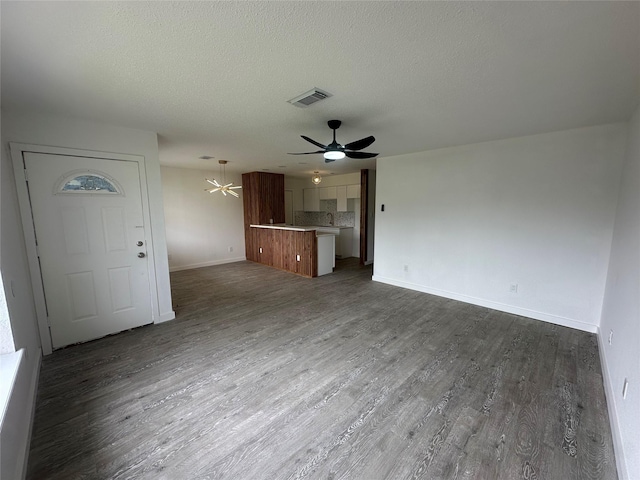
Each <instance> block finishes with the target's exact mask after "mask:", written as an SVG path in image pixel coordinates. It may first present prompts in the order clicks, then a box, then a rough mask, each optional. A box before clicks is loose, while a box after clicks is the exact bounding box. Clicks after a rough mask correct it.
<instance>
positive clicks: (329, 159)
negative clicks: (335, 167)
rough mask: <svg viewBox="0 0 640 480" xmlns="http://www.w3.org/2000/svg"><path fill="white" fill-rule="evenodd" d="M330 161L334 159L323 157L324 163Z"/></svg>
mask: <svg viewBox="0 0 640 480" xmlns="http://www.w3.org/2000/svg"><path fill="white" fill-rule="evenodd" d="M331 162H335V160H334V159H333V158H325V159H324V163H331Z"/></svg>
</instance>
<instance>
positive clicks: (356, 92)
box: [1, 1, 640, 175]
mask: <svg viewBox="0 0 640 480" xmlns="http://www.w3.org/2000/svg"><path fill="white" fill-rule="evenodd" d="M1 15H2V33H1V35H2V36H1V41H2V47H1V48H2V50H1V54H2V57H1V61H2V64H1V67H2V70H1V75H2V77H1V82H2V83H1V89H2V106H3V108H4V109H26V110H34V111H40V112H48V113H54V114H59V115H64V116H73V117H80V118H86V119H93V120H98V121H102V122H107V123H111V124H117V125H121V126H128V127H133V128H138V129H143V130H151V131H154V132H158V134H159V141H160V162H161V163H162V164H163V165H171V166H182V167H192V168H213V169H215V170H216V171H217V169H218V164H217V160H218V159H226V160H229V162H230V163H229V164H228V166H227V171H228V172H231V171H238V172H246V171H251V170H258V169H271V171H275V172H281V173H286V174H290V175H300V174H308V173H310V172H311V171H313V170H315V169H320V170H321V171H322V172H323V173H325V174H327V173H329V172H333V173H348V172H354V171H357V170H359V169H361V168H373V167H374V165H375V162H374V161H373V160H352V159H344V160H341V161H337V162H334V163H331V164H328V165H325V164H324V162H323V158H322V155H307V156H302V157H301V156H291V155H287V152H305V151H314V150H316V148H315V147H314V146H313V145H311V144H308V143H307V142H305V141H304V140H302V139H301V138H300V136H299V135H301V134H304V135H307V136H310V137H311V138H313V139H315V140H317V141H319V142H321V143H329V142H330V140H331V131H330V130H329V129H328V127H327V126H326V121H327V120H330V119H332V118H336V119H340V120H342V121H343V126H342V128H341V129H340V130H338V141H340V142H341V143H347V142H350V141H353V140H357V139H359V138H362V137H365V136H368V135H374V136H375V137H376V139H377V140H376V142H375V143H374V144H373V145H371V146H370V147H369V148H367V149H366V150H365V151H371V152H379V153H380V156H381V157H385V156H392V155H399V154H404V153H410V152H417V151H423V150H430V149H434V148H441V147H446V146H452V145H461V144H468V143H474V142H480V141H487V140H494V139H500V138H507V137H515V136H520V135H528V134H535V133H542V132H548V131H553V130H562V129H567V128H574V127H581V126H588V125H595V124H603V123H609V122H618V121H626V120H628V119H629V117H630V116H631V114H632V112H633V111H634V109H635V108H636V106H637V105H638V100H639V99H640V2H608V1H607V2H515V1H514V2H453V1H450V2H398V1H393V2H377V1H376V2H323V1H321V2H318V1H306V2H266V1H258V2H175V3H168V2H68V3H67V2H28V1H20V2H8V1H2V3H1ZM313 87H319V88H322V89H325V90H327V91H329V92H330V93H332V94H333V95H334V96H333V97H331V98H329V99H328V100H325V101H323V102H321V103H318V104H316V105H313V106H311V107H309V108H306V109H300V108H296V107H294V106H292V105H290V104H289V103H287V100H289V99H291V98H293V97H295V96H297V95H299V94H302V93H303V92H305V91H307V90H309V89H311V88H313ZM201 155H212V156H214V157H215V159H213V160H207V161H204V160H199V159H198V157H199V156H201ZM301 161H307V162H309V164H307V165H300V164H299V163H298V162H301ZM281 166H283V167H281Z"/></svg>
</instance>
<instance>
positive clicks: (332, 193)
mask: <svg viewBox="0 0 640 480" xmlns="http://www.w3.org/2000/svg"><path fill="white" fill-rule="evenodd" d="M326 188H327V200H335V199H336V198H338V197H337V196H336V187H326Z"/></svg>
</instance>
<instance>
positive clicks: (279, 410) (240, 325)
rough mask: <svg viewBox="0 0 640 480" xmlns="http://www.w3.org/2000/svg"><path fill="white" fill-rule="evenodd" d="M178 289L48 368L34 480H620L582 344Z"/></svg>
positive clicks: (380, 299)
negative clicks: (162, 317)
mask: <svg viewBox="0 0 640 480" xmlns="http://www.w3.org/2000/svg"><path fill="white" fill-rule="evenodd" d="M371 273H372V272H371V268H370V267H359V266H358V264H357V259H348V260H345V261H341V262H338V269H337V271H336V272H335V273H334V274H332V275H327V276H324V277H319V278H313V279H307V278H302V277H299V276H297V275H292V274H288V273H285V272H281V271H278V270H275V269H272V268H269V267H265V266H261V265H258V264H253V263H249V262H241V263H235V264H229V265H221V266H215V267H207V268H200V269H196V270H189V271H183V272H177V273H174V274H172V279H171V280H172V286H173V294H174V304H175V308H176V312H177V318H176V320H175V321H172V322H167V323H165V324H161V325H155V326H147V327H142V328H139V329H135V330H132V331H128V332H124V333H121V334H118V335H114V336H111V337H106V338H103V339H100V340H96V341H93V342H90V343H86V344H83V345H77V346H74V347H70V348H67V349H64V350H60V351H56V352H54V354H53V355H50V356H48V357H46V358H44V360H43V365H42V372H41V377H40V384H39V389H38V400H37V408H36V418H35V425H34V432H33V438H32V443H31V451H30V457H29V468H28V478H31V479H112V478H113V479H125V478H131V479H133V478H135V479H233V480H245V479H246V480H262V479H264V480H267V479H270V480H271V479H273V480H275V479H333V480H337V479H362V480H378V479H393V480H395V479H417V478H422V479H472V478H474V479H488V480H492V479H528V480H533V479H560V480H567V479H580V480H583V479H615V478H617V477H616V472H615V461H614V456H613V450H612V441H611V433H610V428H609V420H608V416H607V408H606V402H605V397H604V391H603V384H602V376H601V371H600V359H599V355H598V349H597V343H596V337H595V336H594V335H591V334H587V333H583V332H579V331H576V330H571V329H568V328H564V327H558V326H554V325H550V324H547V323H544V322H540V321H536V320H530V319H526V318H523V317H518V316H514V315H509V314H505V313H501V312H497V311H494V310H489V309H486V308H482V307H477V306H473V305H468V304H464V303H460V302H456V301H453V300H448V299H444V298H439V297H434V296H430V295H426V294H423V293H418V292H414V291H410V290H404V289H401V288H396V287H392V286H388V285H383V284H380V283H375V282H372V281H371Z"/></svg>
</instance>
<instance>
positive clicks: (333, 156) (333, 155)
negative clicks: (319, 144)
mask: <svg viewBox="0 0 640 480" xmlns="http://www.w3.org/2000/svg"><path fill="white" fill-rule="evenodd" d="M344 157H345V154H344V152H341V151H339V150H333V151H329V152H324V158H326V159H327V160H342V159H343V158H344Z"/></svg>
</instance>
